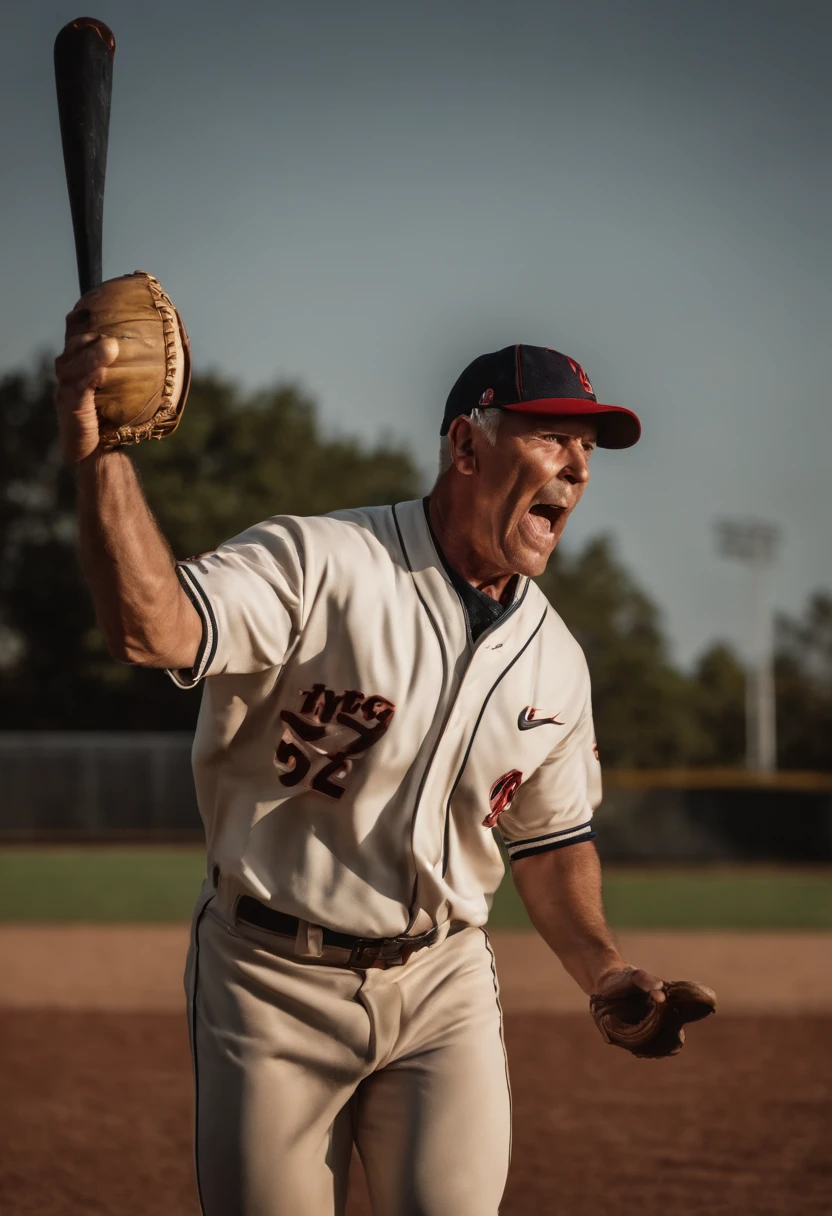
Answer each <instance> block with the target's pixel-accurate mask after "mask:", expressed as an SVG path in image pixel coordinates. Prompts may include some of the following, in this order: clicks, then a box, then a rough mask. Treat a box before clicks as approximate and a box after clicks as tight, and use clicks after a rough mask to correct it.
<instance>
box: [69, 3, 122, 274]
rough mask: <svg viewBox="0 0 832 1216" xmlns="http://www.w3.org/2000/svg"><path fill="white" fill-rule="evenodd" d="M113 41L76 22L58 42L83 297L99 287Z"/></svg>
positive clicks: (88, 22)
mask: <svg viewBox="0 0 832 1216" xmlns="http://www.w3.org/2000/svg"><path fill="white" fill-rule="evenodd" d="M115 45H116V44H115V38H114V37H113V34H112V31H111V30H110V29H109V28H108V27H107V26H106V25H104V23H103V22H102V21H97V20H95V19H94V18H92V17H78V18H76V20H75V21H70V22H69V24H68V25H65V26H64V28H63V29H62V30H61V31H60V33H59V34H58V36H57V38H56V39H55V87H56V89H57V94H58V116H59V118H60V124H61V144H62V147H63V154H64V169H65V171H66V184H67V190H68V192H69V206H70V211H71V213H72V230H73V234H74V237H75V256H76V260H77V262H78V284H79V286H80V288H81V295H84V294H85V292H87V291H89V289H90V288H91V287H95V286H97V285H98V284H99V283H100V282H101V263H102V256H101V247H102V229H103V219H104V181H105V177H106V173H107V143H108V138H109V133H110V99H111V96H112V87H113V55H114V53H115Z"/></svg>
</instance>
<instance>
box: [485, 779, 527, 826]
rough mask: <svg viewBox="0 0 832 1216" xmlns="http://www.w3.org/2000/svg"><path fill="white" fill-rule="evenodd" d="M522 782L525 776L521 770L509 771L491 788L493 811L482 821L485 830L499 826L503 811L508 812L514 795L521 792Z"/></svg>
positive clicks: (490, 796)
mask: <svg viewBox="0 0 832 1216" xmlns="http://www.w3.org/2000/svg"><path fill="white" fill-rule="evenodd" d="M522 780H523V774H522V773H521V772H520V770H519V768H512V769H509V771H508V772H507V773H503V775H502V777H498V778H497V780H496V781H495V782H494V784H493V785H492V787H491V793H490V795H489V800H490V802H491V810H490V811H489V812H488V814H487V815H486V817H485V819H483V821H482V826H483V827H484V828H494V827H496V826H497V820H498V819H499V818H500V816H501V815H502V813H503V811H507V810H508V808H509V807H510V806H511V803H512V800H513V798H514V795H515V794H516V793H517V791H518V790H519V788H520V782H521V781H522Z"/></svg>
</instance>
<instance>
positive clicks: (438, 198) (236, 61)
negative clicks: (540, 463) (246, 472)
mask: <svg viewBox="0 0 832 1216" xmlns="http://www.w3.org/2000/svg"><path fill="white" fill-rule="evenodd" d="M10 9H11V11H12V12H15V10H16V12H15V16H14V20H12V21H9V20H8V19H7V27H6V28H7V34H6V39H5V42H4V47H3V51H2V57H3V71H2V73H0V98H2V105H3V113H4V115H5V116H6V121H5V122H4V124H3V129H2V133H1V134H0V141H2V142H1V143H0V152H2V164H3V166H4V174H3V189H2V191H0V220H2V224H3V231H4V232H5V234H6V243H5V251H4V255H5V256H4V263H5V281H6V301H7V303H6V310H5V324H4V326H3V328H2V331H0V369H3V370H6V369H11V368H13V367H19V366H21V365H22V364H25V363H26V362H27V361H28V360H30V359H31V357H32V356H33V355H34V353H35V352H36V351H38V350H41V349H44V348H50V347H51V348H57V347H58V346H59V344H60V340H61V336H62V324H63V316H64V313H65V312H66V311H68V309H69V308H70V306H71V305H72V303H73V301H74V299H75V295H76V294H77V292H76V281H75V266H74V254H73V248H72V239H71V229H70V221H69V212H68V206H67V201H66V190H65V185H64V181H63V169H62V164H61V155H60V143H59V137H58V126H57V117H56V110H55V100H54V85H53V81H52V65H51V53H52V41H53V39H54V35H55V33H56V32H57V30H58V29H59V28H60V26H61V25H62V24H63V23H64V22H66V21H67V20H69V19H70V18H72V17H74V16H76V15H78V13H77V10H76V9H75V8H70V7H68V6H67V5H66V4H61V3H53V2H52V0H40V2H39V3H37V4H34V5H33V4H25V5H24V4H22V3H11V4H10ZM93 11H94V14H95V15H96V16H98V17H101V18H102V19H103V20H105V21H107V22H108V24H110V25H111V26H112V28H113V30H114V32H115V36H116V42H117V51H116V60H115V73H114V95H113V114H112V125H111V132H110V153H109V167H108V182H107V194H106V203H105V247H104V261H105V274H106V275H108V276H112V275H115V274H120V273H123V272H126V271H129V270H133V269H136V268H142V269H149V270H152V271H153V272H154V273H155V274H157V275H158V276H159V277H160V278H161V280H162V282H163V284H164V286H165V287H166V288H167V290H168V291H169V292H170V293H171V295H172V296H173V297H174V299H175V301H176V303H177V304H178V306H179V308H180V310H181V311H182V314H183V316H184V318H185V321H186V324H187V326H188V329H189V332H190V335H191V339H192V342H193V348H194V357H195V362H196V365H197V367H198V368H199V369H201V370H208V369H216V370H219V371H221V372H222V373H224V374H225V375H227V376H229V377H232V378H234V379H236V380H238V381H239V382H240V383H241V384H243V385H245V386H247V387H255V386H259V385H263V384H267V383H270V382H273V381H274V380H276V379H289V380H293V381H296V382H298V383H299V384H301V385H302V386H303V387H304V388H305V389H306V390H307V391H308V392H309V393H311V394H312V395H313V396H314V397H315V398H316V399H317V400H318V402H319V404H320V410H321V415H322V418H323V420H324V423H325V425H326V426H327V427H328V428H329V429H330V430H333V431H339V432H346V433H354V434H359V435H361V436H362V437H363V438H365V439H366V440H368V441H373V440H375V439H377V438H378V437H379V436H381V435H385V436H392V437H394V438H396V439H398V440H400V441H402V442H404V443H406V444H407V445H408V446H409V447H410V448H411V449H412V451H413V453H414V455H415V457H416V459H417V460H418V462H419V464H420V466H421V467H422V468H423V469H424V470H425V476H426V479H427V478H428V476H429V475H432V472H433V468H434V464H435V450H436V447H437V432H438V427H439V421H440V418H441V412H442V404H443V402H444V398H445V396H446V394H447V391H448V389H449V387H450V385H451V384H452V383H453V381H454V379H455V378H456V375H457V374H458V372H459V371H460V370H461V368H462V367H463V366H464V365H465V364H466V363H467V362H468V361H469V360H470V359H472V358H473V357H475V356H476V355H477V354H480V353H482V352H483V351H485V350H490V349H494V348H496V347H500V346H504V345H507V344H508V343H510V342H516V341H523V342H530V343H535V344H540V345H544V346H554V347H556V348H558V349H560V350H564V351H566V352H567V353H569V354H570V355H572V356H574V357H576V358H577V359H579V360H580V361H581V362H582V363H583V364H584V365H585V366H586V368H587V370H588V371H589V374H590V377H591V378H592V381H593V384H594V385H595V388H596V390H597V391H598V394H599V396H600V397H602V398H603V399H606V400H608V401H611V402H614V403H618V404H622V405H627V406H630V407H631V408H634V409H635V410H636V411H637V412H638V413H639V414H640V415H641V417H642V420H643V423H644V439H643V441H642V442H641V443H640V444H639V445H638V447H637V448H635V449H633V450H632V451H630V452H624V453H617V452H601V451H599V452H598V453H597V454H596V455H595V457H593V464H594V480H593V483H592V486H591V487H590V490H589V491H588V493H587V495H586V496H585V498H584V501H583V502H582V504H581V507H580V510H579V512H578V513H577V514H576V515H575V516H574V517H573V519H572V521H570V525H569V529H568V530H567V534H566V543H567V544H569V543H574V542H578V541H581V540H583V539H584V538H586V537H587V536H589V535H592V534H595V533H598V532H600V531H611V532H613V533H614V534H615V537H616V540H617V543H618V545H619V548H620V552H621V554H622V556H623V557H624V559H625V561H626V563H627V564H628V566H629V567H630V568H631V569H632V570H633V572H634V573H635V574H636V576H637V577H638V578H639V580H640V581H641V583H642V584H643V585H644V586H645V588H646V589H647V590H648V592H649V593H650V594H651V595H652V596H653V597H654V598H655V599H656V600H657V602H658V603H659V604H660V606H661V607H662V609H663V611H664V614H665V625H666V628H667V631H668V634H669V636H670V637H671V639H672V642H673V645H674V649H675V653H676V654H677V656H678V657H679V658H680V659H682V660H683V661H688V660H689V659H690V658H691V657H692V656H693V655H695V654H696V652H697V651H698V650H700V649H701V647H702V646H703V645H704V644H706V642H707V641H709V640H710V639H712V638H714V637H727V638H729V639H736V640H741V639H742V638H743V636H744V632H745V611H746V609H745V605H746V597H745V591H744V588H745V583H744V575H743V571H742V570H741V569H739V568H735V567H733V566H732V565H731V564H728V563H726V562H725V561H723V560H721V559H720V558H719V557H718V556H717V555H716V552H715V546H714V541H713V521H714V519H715V518H717V517H719V516H723V515H735V514H738V515H750V516H758V517H760V518H764V519H769V520H772V521H773V522H776V523H777V524H779V526H780V527H781V528H782V530H783V533H784V538H785V539H784V544H783V547H782V552H781V555H780V559H779V561H778V564H777V567H776V571H775V575H774V583H773V593H774V602H775V603H776V605H777V606H779V607H782V608H785V609H787V610H792V611H794V610H796V609H798V608H799V606H800V605H801V603H802V602H803V600H804V599H805V596H806V595H807V593H808V592H809V591H810V590H812V589H813V588H816V587H822V586H825V587H827V588H828V587H830V585H831V584H832V528H830V515H832V510H830V509H831V508H832V489H830V460H829V449H830V440H832V410H830V402H829V378H828V373H827V367H828V360H829V355H828V348H829V334H830V319H831V318H830V293H829V287H828V284H829V281H830V270H832V267H831V266H830V261H831V260H832V259H831V258H830V238H829V219H828V216H829V201H830V185H832V182H830V177H832V173H831V172H830V164H832V162H830V154H829V146H830V111H832V105H830V84H829V73H828V66H827V51H828V47H829V45H830V35H832V17H831V16H830V10H829V9H828V7H826V6H822V5H820V4H816V3H804V2H801V0H794V2H793V3H791V4H789V5H788V6H787V5H786V4H784V3H766V2H762V3H754V4H750V3H737V2H731V0H723V2H722V3H712V2H711V0H705V2H702V0H700V2H699V3H697V4H695V5H694V4H685V5H682V4H677V3H668V2H667V0H664V2H663V3H658V2H656V3H654V2H648V0H633V2H629V3H628V2H626V0H618V2H613V0H609V2H600V0H584V2H581V3H577V2H573V0H570V2H569V3H563V4H557V3H551V2H550V3H542V2H540V0H513V2H512V3H508V2H505V3H503V2H501V3H490V4H489V3H486V2H481V3H476V4H474V3H469V2H468V0H460V2H453V0H447V2H446V3H443V4H436V3H433V2H432V0H431V2H428V3H422V4H419V5H402V4H395V3H387V4H381V3H362V2H361V0H357V2H356V3H353V4H351V5H343V4H333V3H331V2H330V0H321V2H320V3H318V4H316V5H314V6H313V5H309V6H298V5H297V4H291V5H289V4H284V3H279V4H272V5H269V6H266V5H263V4H258V3H252V2H251V0H241V2H238V3H237V4H235V5H234V6H233V7H229V6H228V5H220V4H218V3H214V2H213V0H207V2H203V3H200V4H196V3H172V2H170V0H169V2H167V3H161V2H159V0H144V2H143V4H142V5H136V4H132V3H131V4H127V3H124V2H122V0H118V2H109V0H102V2H101V3H97V4H96V6H95V7H94V10H93ZM12 302H13V306H12ZM184 425H187V415H186V418H185V423H184ZM275 442H280V437H279V436H276V437H275ZM217 539H218V540H219V539H221V538H217Z"/></svg>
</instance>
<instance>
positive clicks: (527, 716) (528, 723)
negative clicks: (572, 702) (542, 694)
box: [517, 705, 566, 730]
mask: <svg viewBox="0 0 832 1216" xmlns="http://www.w3.org/2000/svg"><path fill="white" fill-rule="evenodd" d="M539 713H540V710H539V709H535V707H534V706H533V705H527V706H526V708H525V709H521V710H520V713H519V714H518V715H517V726H518V728H519V729H520V730H534V728H535V727H536V726H565V725H566V723H565V722H561V721H560V719H559V718H558V715H557V714H555V715H554V717H552V718H538V717H537V716H536V715H537V714H539Z"/></svg>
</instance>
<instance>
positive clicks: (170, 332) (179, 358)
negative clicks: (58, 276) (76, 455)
mask: <svg viewBox="0 0 832 1216" xmlns="http://www.w3.org/2000/svg"><path fill="white" fill-rule="evenodd" d="M83 333H97V334H104V335H106V336H107V337H108V338H115V339H116V340H117V341H118V345H119V349H118V358H117V359H116V361H115V363H112V364H111V365H110V366H109V367H108V368H107V375H106V377H105V382H104V384H102V385H101V387H100V388H97V389H96V390H95V408H96V410H97V412H98V419H99V430H100V435H101V446H102V447H105V448H114V447H119V446H120V445H121V444H127V443H140V442H141V441H142V440H143V439H163V438H164V437H165V435H170V434H171V433H172V432H173V431H175V430H176V428H177V426H178V425H179V419H180V418H181V416H182V411H183V410H184V408H185V400H186V398H187V396H188V388H189V387H190V382H191V347H190V343H189V341H188V335H187V333H186V332H185V326H184V325H183V324H182V318H181V317H180V315H179V313H178V312H177V310H176V309H175V308H174V306H173V304H172V303H171V301H170V298H169V297H168V296H167V295H165V293H164V292H163V291H162V288H161V286H160V284H159V280H158V279H154V278H153V275H151V274H148V273H147V271H145V270H137V271H135V272H134V273H133V274H126V275H123V276H122V277H121V278H119V279H108V280H107V281H106V282H104V283H101V284H100V285H99V286H98V287H93V288H92V289H91V290H90V291H88V292H87V294H86V295H85V296H82V297H81V299H80V300H79V301H78V303H77V304H76V305H75V308H74V309H73V310H72V312H71V313H70V314H69V316H68V317H67V319H66V337H67V341H68V340H69V339H70V338H74V337H75V336H76V335H78V334H83Z"/></svg>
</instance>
